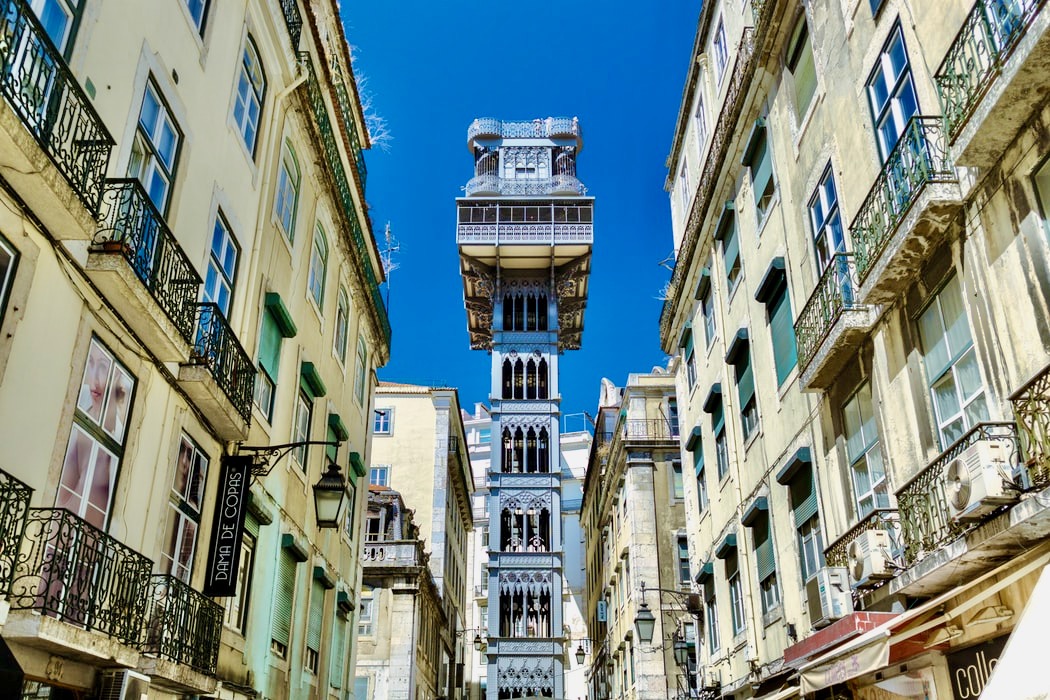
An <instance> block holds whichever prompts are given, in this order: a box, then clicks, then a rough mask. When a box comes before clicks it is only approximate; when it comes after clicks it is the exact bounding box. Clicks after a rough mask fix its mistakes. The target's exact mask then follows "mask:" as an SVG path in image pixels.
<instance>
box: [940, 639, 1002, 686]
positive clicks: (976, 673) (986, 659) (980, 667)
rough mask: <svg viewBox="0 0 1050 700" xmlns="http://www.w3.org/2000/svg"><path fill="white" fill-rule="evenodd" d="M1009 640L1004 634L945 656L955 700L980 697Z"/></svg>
mask: <svg viewBox="0 0 1050 700" xmlns="http://www.w3.org/2000/svg"><path fill="white" fill-rule="evenodd" d="M1009 638H1010V635H1009V634H1004V635H1002V636H999V637H996V638H995V639H989V640H988V641H987V642H982V643H980V644H977V645H974V646H972V647H967V648H966V649H963V650H961V651H957V652H955V653H954V654H947V655H946V658H947V660H948V673H950V674H951V677H952V692H953V693H954V694H955V698H956V700H977V698H979V697H980V696H981V692H982V691H983V690H984V687H985V686H986V685H988V677H989V676H990V675H992V669H994V668H995V666H996V664H998V663H999V657H1000V656H1001V655H1002V653H1003V647H1004V646H1006V640H1007V639H1009Z"/></svg>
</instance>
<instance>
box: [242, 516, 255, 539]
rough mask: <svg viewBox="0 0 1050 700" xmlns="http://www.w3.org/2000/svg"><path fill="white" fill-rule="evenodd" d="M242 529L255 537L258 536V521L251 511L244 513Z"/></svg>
mask: <svg viewBox="0 0 1050 700" xmlns="http://www.w3.org/2000/svg"><path fill="white" fill-rule="evenodd" d="M244 531H245V532H247V533H248V534H249V535H251V536H252V537H254V538H256V539H258V538H259V521H258V520H256V519H255V516H254V515H252V514H251V512H248V513H245V514H244Z"/></svg>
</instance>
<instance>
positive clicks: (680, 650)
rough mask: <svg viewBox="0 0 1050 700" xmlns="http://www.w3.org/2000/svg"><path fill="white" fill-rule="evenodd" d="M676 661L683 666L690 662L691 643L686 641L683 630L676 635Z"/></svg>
mask: <svg viewBox="0 0 1050 700" xmlns="http://www.w3.org/2000/svg"><path fill="white" fill-rule="evenodd" d="M674 662H675V663H676V664H678V665H679V666H680V667H682V668H685V667H686V666H687V665H688V663H689V644H687V643H686V641H685V638H684V637H683V636H682V632H681V630H679V631H678V632H675V635H674Z"/></svg>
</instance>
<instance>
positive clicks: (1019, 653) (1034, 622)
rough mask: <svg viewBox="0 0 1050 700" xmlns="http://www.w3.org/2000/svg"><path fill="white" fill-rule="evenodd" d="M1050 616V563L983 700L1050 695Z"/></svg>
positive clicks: (1035, 698) (1022, 699) (1038, 699)
mask: <svg viewBox="0 0 1050 700" xmlns="http://www.w3.org/2000/svg"><path fill="white" fill-rule="evenodd" d="M1048 620H1050V566H1046V567H1044V568H1043V571H1042V573H1041V574H1039V581H1038V582H1037V583H1036V584H1035V588H1034V589H1033V590H1032V597H1031V598H1029V599H1028V603H1027V605H1025V608H1024V612H1023V613H1022V614H1021V619H1020V620H1019V621H1018V622H1017V626H1016V627H1014V631H1013V633H1012V634H1011V635H1010V640H1009V641H1008V642H1007V643H1006V648H1005V649H1003V654H1002V656H1000V657H999V663H997V664H996V665H995V668H994V669H993V670H992V675H991V678H990V679H989V681H988V685H986V686H985V687H984V692H983V693H981V700H1043V699H1044V698H1048V697H1050V675H1048V674H1046V673H1042V672H1036V671H1035V669H1041V668H1043V667H1044V666H1045V664H1046V658H1047V657H1046V647H1045V646H1044V645H1045V644H1046V637H1045V636H1044V635H1045V634H1046V631H1045V627H1046V624H1047V621H1048Z"/></svg>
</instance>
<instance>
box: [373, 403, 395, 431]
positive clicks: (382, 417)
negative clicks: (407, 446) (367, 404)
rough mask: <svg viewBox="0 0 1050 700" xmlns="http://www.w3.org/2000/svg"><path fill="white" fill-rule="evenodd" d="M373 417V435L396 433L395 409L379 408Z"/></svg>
mask: <svg viewBox="0 0 1050 700" xmlns="http://www.w3.org/2000/svg"><path fill="white" fill-rule="evenodd" d="M372 416H373V420H372V432H373V433H375V434H376V435H390V434H392V433H393V432H394V409H392V408H377V409H376V410H375V411H374V412H373V414H372Z"/></svg>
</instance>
